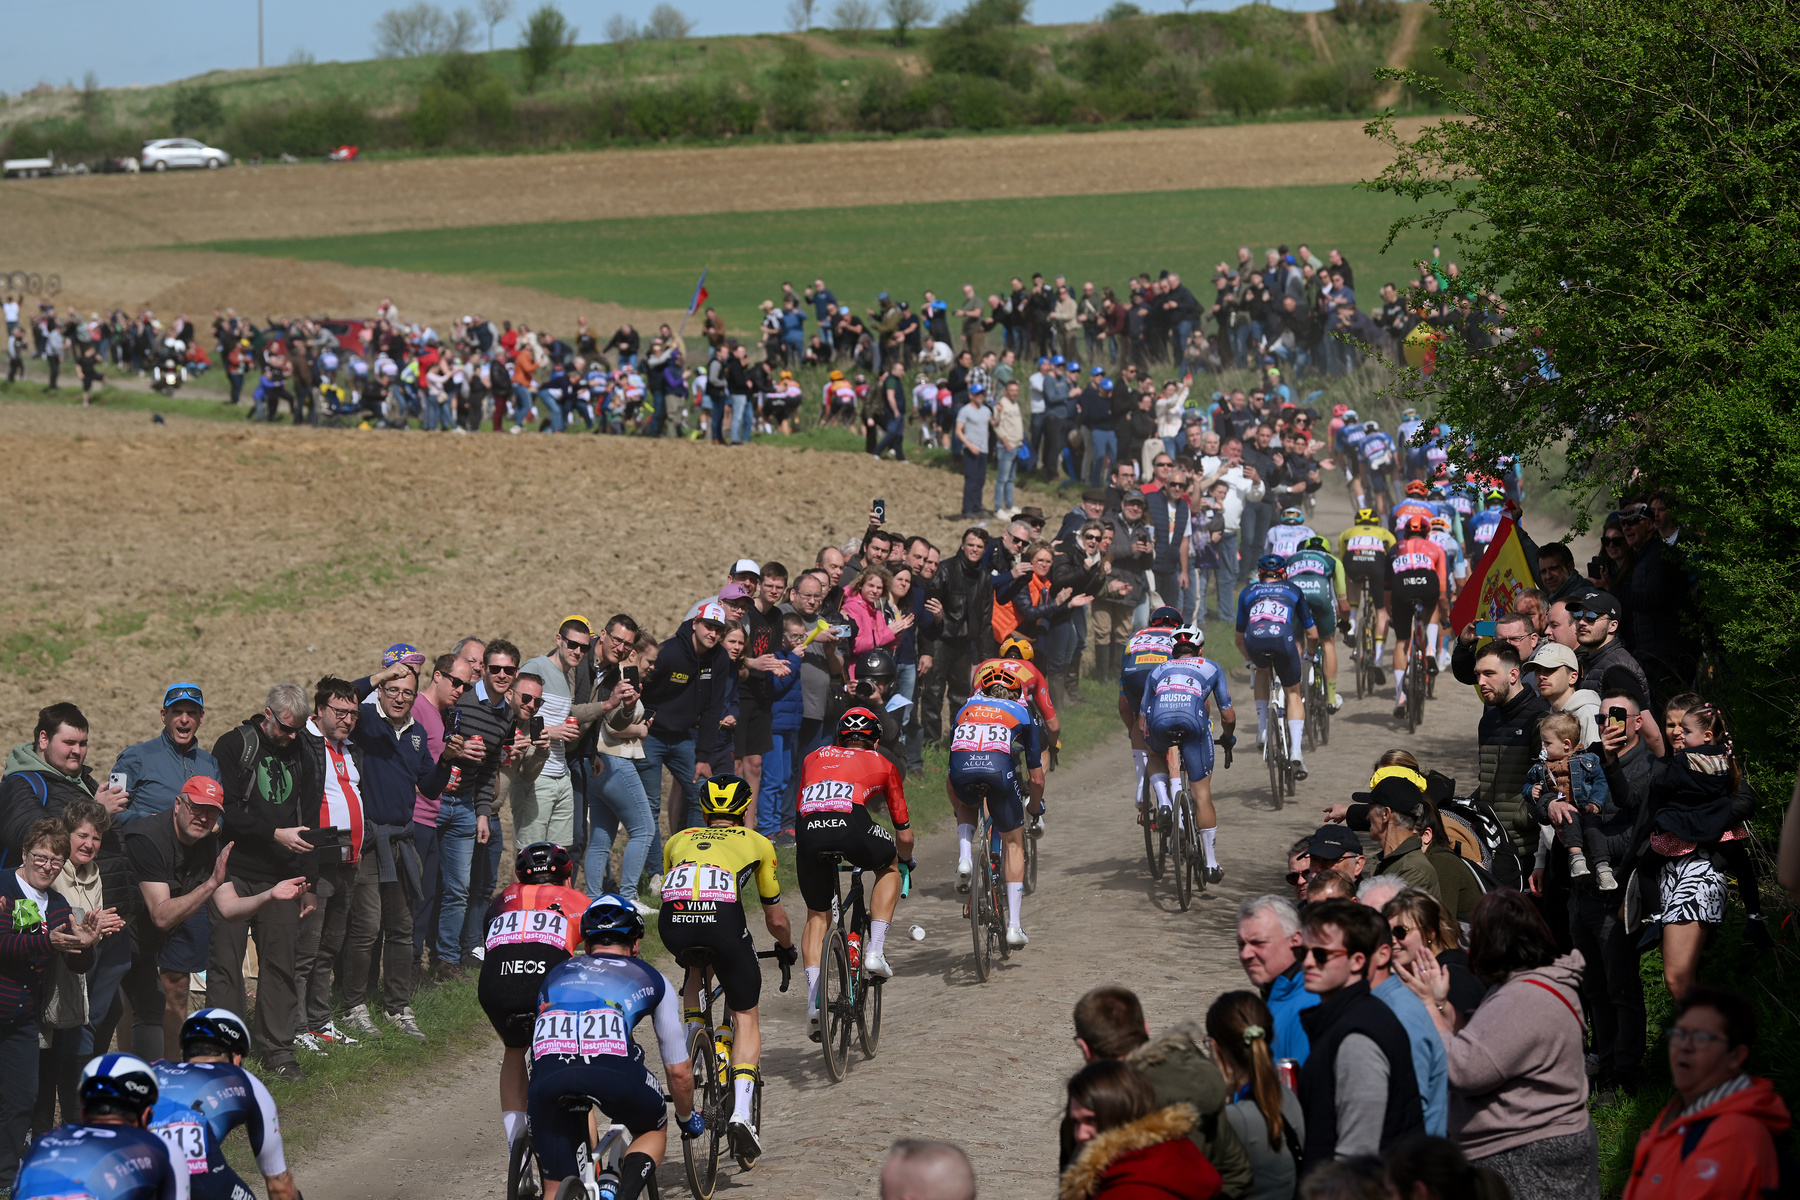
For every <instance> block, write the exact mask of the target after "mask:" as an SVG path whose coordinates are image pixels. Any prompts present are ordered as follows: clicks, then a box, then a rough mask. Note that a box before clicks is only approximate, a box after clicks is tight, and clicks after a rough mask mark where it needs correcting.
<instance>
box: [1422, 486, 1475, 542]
mask: <svg viewBox="0 0 1800 1200" xmlns="http://www.w3.org/2000/svg"><path fill="white" fill-rule="evenodd" d="M1425 503H1427V504H1429V505H1431V511H1432V512H1433V513H1434V514H1435V515H1437V516H1439V517H1442V518H1443V519H1444V525H1445V527H1446V528H1448V529H1449V531H1450V536H1451V537H1453V538H1455V539H1456V540H1457V543H1458V545H1460V544H1461V543H1462V527H1463V517H1462V513H1461V511H1460V510H1458V509H1457V507H1456V501H1454V500H1452V499H1451V498H1450V489H1449V487H1448V485H1446V484H1445V482H1444V479H1443V473H1442V472H1441V471H1440V472H1439V473H1438V477H1437V478H1436V479H1433V480H1432V481H1431V488H1430V490H1429V491H1428V492H1427V493H1426V498H1425ZM1464 557H1467V555H1465V556H1464Z"/></svg>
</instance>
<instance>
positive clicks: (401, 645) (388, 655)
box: [381, 642, 425, 667]
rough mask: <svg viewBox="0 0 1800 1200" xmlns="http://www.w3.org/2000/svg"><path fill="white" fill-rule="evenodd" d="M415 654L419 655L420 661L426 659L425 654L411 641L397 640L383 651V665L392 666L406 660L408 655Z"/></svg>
mask: <svg viewBox="0 0 1800 1200" xmlns="http://www.w3.org/2000/svg"><path fill="white" fill-rule="evenodd" d="M415 654H416V655H418V660H419V661H420V662H424V661H425V655H424V654H423V653H422V652H421V651H420V650H419V648H418V647H417V646H414V645H412V644H411V643H409V642H395V643H394V644H393V645H391V646H389V647H388V648H387V649H386V650H383V651H382V652H381V665H382V666H384V667H392V666H395V665H397V664H399V663H401V662H404V661H406V658H407V656H408V655H415Z"/></svg>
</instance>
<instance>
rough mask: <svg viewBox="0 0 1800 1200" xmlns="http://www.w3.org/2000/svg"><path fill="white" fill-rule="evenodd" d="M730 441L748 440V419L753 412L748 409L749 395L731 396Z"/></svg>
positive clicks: (749, 432)
mask: <svg viewBox="0 0 1800 1200" xmlns="http://www.w3.org/2000/svg"><path fill="white" fill-rule="evenodd" d="M728 399H729V402H730V404H731V431H730V432H731V439H730V440H731V441H733V442H747V441H749V440H750V434H751V428H750V421H751V420H752V419H753V418H754V416H755V414H754V413H753V412H752V411H751V409H750V397H748V396H731V397H729V398H728Z"/></svg>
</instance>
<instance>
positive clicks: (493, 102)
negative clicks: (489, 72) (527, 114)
mask: <svg viewBox="0 0 1800 1200" xmlns="http://www.w3.org/2000/svg"><path fill="white" fill-rule="evenodd" d="M469 105H470V107H471V108H473V109H474V110H475V119H476V121H478V122H480V123H481V124H482V125H485V126H487V127H488V128H490V129H503V128H505V127H506V126H508V125H511V124H512V122H513V98H512V91H511V90H510V89H509V88H508V87H507V86H506V81H505V80H504V79H500V78H497V77H490V78H487V79H484V80H482V81H481V82H480V83H478V84H476V85H475V90H474V91H472V92H470V93H469Z"/></svg>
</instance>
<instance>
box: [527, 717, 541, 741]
mask: <svg viewBox="0 0 1800 1200" xmlns="http://www.w3.org/2000/svg"><path fill="white" fill-rule="evenodd" d="M528 732H529V734H530V736H531V740H532V741H534V742H535V741H537V740H538V739H539V738H541V737H543V736H544V718H542V717H533V718H531V723H530V725H529V727H528Z"/></svg>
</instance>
